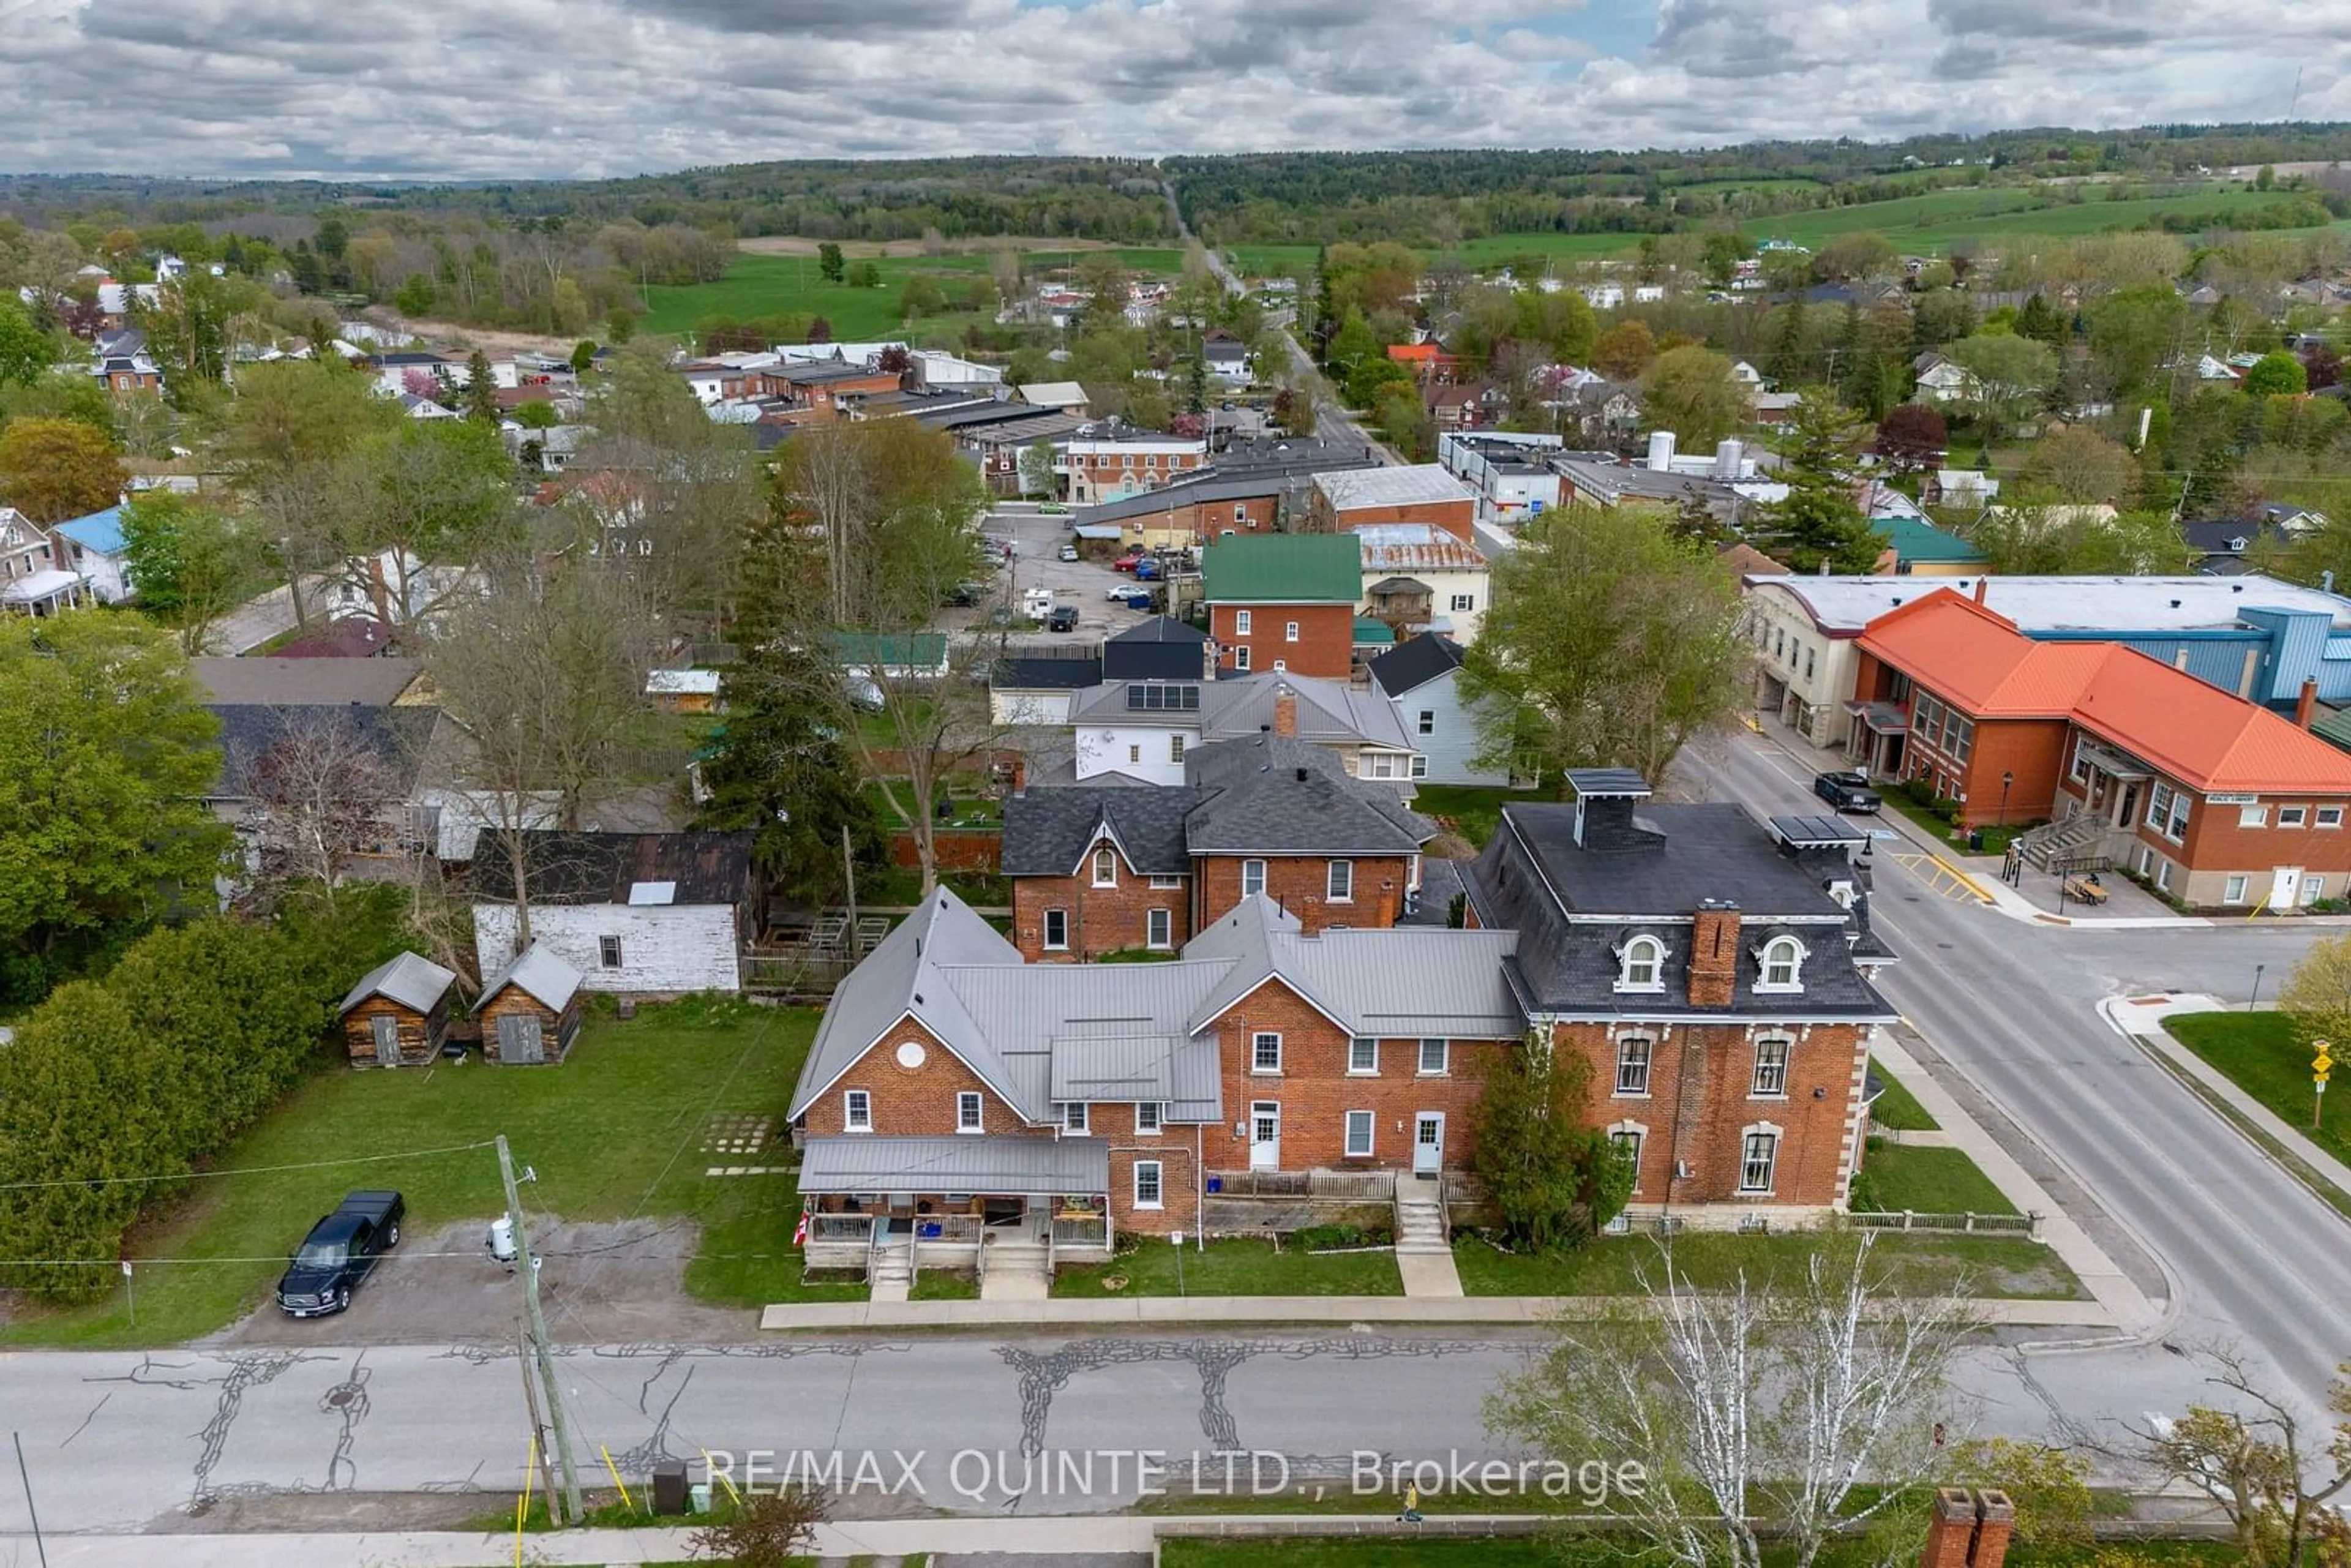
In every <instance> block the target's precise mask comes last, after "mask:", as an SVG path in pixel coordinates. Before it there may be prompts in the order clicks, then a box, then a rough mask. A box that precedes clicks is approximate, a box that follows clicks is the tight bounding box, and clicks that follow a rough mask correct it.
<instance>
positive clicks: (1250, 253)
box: [1223, 245, 1318, 277]
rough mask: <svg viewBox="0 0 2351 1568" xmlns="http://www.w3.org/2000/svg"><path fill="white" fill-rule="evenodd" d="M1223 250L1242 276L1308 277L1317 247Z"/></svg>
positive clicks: (1250, 247)
mask: <svg viewBox="0 0 2351 1568" xmlns="http://www.w3.org/2000/svg"><path fill="white" fill-rule="evenodd" d="M1223 248H1224V250H1225V251H1226V252H1227V253H1228V254H1229V255H1230V256H1231V257H1232V259H1233V265H1234V266H1235V267H1238V268H1239V270H1240V273H1241V275H1242V277H1312V276H1313V275H1314V258H1315V256H1316V254H1317V250H1318V247H1317V246H1311V245H1233V246H1224V247H1223Z"/></svg>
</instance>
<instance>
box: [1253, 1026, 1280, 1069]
mask: <svg viewBox="0 0 2351 1568" xmlns="http://www.w3.org/2000/svg"><path fill="white" fill-rule="evenodd" d="M1249 1071H1252V1072H1279V1071H1281V1036H1280V1035H1278V1034H1273V1033H1270V1032H1267V1033H1259V1034H1253V1035H1251V1036H1250V1037H1249Z"/></svg>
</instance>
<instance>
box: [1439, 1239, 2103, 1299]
mask: <svg viewBox="0 0 2351 1568" xmlns="http://www.w3.org/2000/svg"><path fill="white" fill-rule="evenodd" d="M1814 1246H1815V1240H1814V1239H1813V1238H1812V1237H1810V1236H1805V1235H1802V1234H1801V1233H1797V1232H1786V1231H1783V1232H1779V1233H1776V1234H1773V1235H1769V1236H1740V1235H1735V1234H1731V1233H1729V1232H1724V1231H1691V1232H1688V1233H1687V1234H1685V1235H1682V1236H1679V1237H1677V1238H1676V1239H1675V1240H1674V1267H1675V1268H1676V1269H1677V1270H1679V1271H1680V1272H1681V1273H1682V1274H1684V1275H1685V1276H1686V1277H1687V1278H1688V1279H1689V1280H1690V1281H1692V1282H1693V1283H1695V1284H1696V1285H1697V1286H1698V1288H1699V1289H1701V1290H1715V1289H1720V1288H1723V1287H1726V1286H1728V1285H1729V1284H1730V1283H1731V1282H1732V1281H1734V1280H1736V1279H1737V1278H1738V1276H1739V1273H1740V1270H1745V1271H1746V1273H1747V1275H1748V1277H1749V1278H1750V1279H1758V1278H1762V1277H1765V1276H1768V1275H1771V1274H1775V1273H1778V1274H1790V1275H1792V1273H1793V1271H1794V1270H1800V1269H1801V1268H1802V1267H1803V1264H1804V1260H1806V1259H1807V1258H1809V1257H1811V1256H1812V1253H1813V1248H1814ZM1873 1256H1874V1257H1875V1259H1876V1260H1877V1261H1878V1262H1879V1263H1881V1264H1883V1265H1885V1266H1886V1268H1888V1269H1889V1270H1892V1272H1893V1275H1894V1278H1895V1279H1896V1281H1898V1282H1899V1283H1900V1284H1901V1285H1902V1286H1903V1288H1905V1289H1907V1290H1911V1291H1920V1292H1926V1291H1940V1290H1946V1289H1948V1288H1949V1286H1950V1284H1951V1282H1952V1281H1954V1280H1955V1279H1958V1278H1959V1277H1960V1276H1962V1275H1964V1276H1966V1278H1967V1279H1968V1281H1970V1288H1971V1289H1972V1290H1973V1291H1974V1292H1975V1293H1976V1294H1978V1295H1985V1296H2011V1297H2018V1298H2022V1299H2026V1300H2032V1301H2074V1300H2077V1299H2078V1298H2079V1297H2080V1295H2081V1282H2080V1281H2077V1280H2076V1279H2074V1273H2073V1270H2070V1269H2068V1268H2066V1267H2065V1265H2064V1263H2062V1262H2060V1261H2059V1260H2058V1258H2057V1255H2056V1254H2055V1253H2054V1252H2052V1251H2051V1250H2050V1249H2048V1248H2046V1247H2044V1246H2043V1245H2042V1244H2041V1243H2040V1242H2038V1241H2032V1240H2029V1239H2024V1238H2022V1237H2010V1236H1938V1235H1928V1234H1926V1233H1924V1232H1920V1231H1909V1232H1896V1233H1884V1234H1880V1235H1879V1237H1878V1239H1877V1246H1876V1249H1875V1251H1874V1253H1873ZM1453 1260H1454V1264H1455V1266H1456V1267H1457V1268H1458V1269H1459V1270H1460V1272H1461V1288H1462V1290H1463V1291H1465V1292H1466V1293H1468V1294H1469V1295H1472V1296H1623V1295H1630V1294H1633V1293H1635V1292H1636V1291H1639V1290H1640V1289H1641V1288H1642V1287H1641V1283H1640V1281H1639V1280H1638V1279H1636V1278H1635V1275H1636V1274H1639V1273H1644V1272H1646V1273H1647V1274H1648V1275H1649V1276H1651V1277H1652V1278H1653V1279H1654V1278H1655V1277H1656V1275H1657V1273H1658V1265H1659V1262H1660V1261H1661V1259H1660V1256H1659V1253H1658V1250H1657V1246H1656V1242H1655V1240H1654V1239H1651V1238H1649V1237H1646V1236H1609V1237H1603V1238H1602V1239H1600V1240H1598V1241H1595V1242H1593V1243H1591V1244H1590V1245H1588V1246H1586V1247H1583V1248H1582V1249H1578V1250H1575V1251H1573V1252H1555V1253H1538V1254H1520V1253H1511V1252H1503V1251H1500V1250H1499V1249H1496V1248H1495V1247H1494V1246H1493V1245H1492V1244H1491V1243H1490V1242H1488V1241H1486V1240H1484V1239H1481V1238H1479V1237H1476V1236H1458V1237H1456V1238H1455V1239H1454V1242H1453Z"/></svg>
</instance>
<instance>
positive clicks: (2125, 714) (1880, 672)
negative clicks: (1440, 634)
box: [1848, 589, 2351, 908]
mask: <svg viewBox="0 0 2351 1568" xmlns="http://www.w3.org/2000/svg"><path fill="white" fill-rule="evenodd" d="M1859 646H1860V662H1859V664H1858V667H1857V670H1856V673H1855V692H1854V700H1853V702H1852V703H1851V704H1849V705H1848V706H1850V707H1851V708H1852V709H1853V710H1854V711H1855V713H1856V714H1857V715H1858V716H1859V718H1860V720H1861V722H1860V723H1859V724H1857V725H1856V726H1855V738H1854V742H1853V747H1854V749H1855V755H1856V757H1857V758H1859V759H1861V760H1862V761H1864V762H1865V765H1866V766H1867V767H1868V768H1870V769H1871V770H1872V771H1873V772H1878V773H1883V774H1885V775H1886V776H1887V777H1889V778H1895V779H1928V780H1929V781H1930V782H1931V783H1932V786H1933V788H1934V789H1935V792H1936V793H1937V794H1938V795H1942V796H1945V797H1948V798H1949V799H1953V800H1958V801H1959V803H1960V806H1959V821H1960V823H1961V824H1962V825H1963V826H1970V827H1972V826H1978V825H1981V824H1984V823H1996V822H2000V821H2010V822H2029V821H2035V820H2037V819H2041V818H2049V819H2052V821H2050V823H2049V825H2048V826H2047V827H2045V828H2038V829H2035V830H2033V831H2032V832H2030V833H2028V834H2026V835H2024V837H2023V838H2022V841H2020V848H2021V851H2022V853H2024V855H2025V856H2026V857H2027V859H2028V860H2030V861H2031V862H2032V863H2034V864H2036V865H2040V866H2043V868H2044V869H2053V868H2059V867H2063V868H2064V869H2082V868H2089V867H2103V866H2120V867H2122V868H2123V869H2124V870H2126V871H2128V872H2131V873H2136V874H2137V875H2140V876H2143V877H2146V878H2147V880H2148V881H2149V882H2151V883H2154V885H2155V886H2156V887H2157V888H2158V890H2159V891H2161V892H2163V893H2166V894H2169V895H2170V896H2172V897H2174V898H2177V899H2179V900H2181V901H2183V902H2185V903H2187V904H2192V905H2195V906H2197V907H2199V908H2234V907H2241V908H2256V907H2263V906H2266V907H2270V908H2292V907H2294V906H2296V905H2298V904H2310V903H2314V902H2316V901H2317V900H2319V899H2322V898H2329V897H2341V896H2343V895H2344V894H2345V893H2346V890H2351V833H2346V828H2345V820H2346V814H2351V756H2346V755H2345V754H2344V753H2343V752H2341V751H2339V750H2337V749H2335V747H2332V746H2329V745H2328V744H2326V742H2325V741H2323V740H2320V739H2319V738H2318V737H2315V736H2314V735H2311V734H2309V733H2308V729H2307V727H2308V725H2309V723H2310V720H2311V716H2312V713H2313V710H2314V687H2311V686H2305V688H2304V693H2303V700H2302V705H2301V709H2300V712H2299V715H2298V719H2299V722H2298V723H2297V722H2294V721H2289V720H2287V719H2285V718H2283V717H2281V716H2278V715H2277V714H2274V713H2272V712H2271V711H2270V710H2269V709H2267V708H2265V707H2263V706H2261V705H2260V704H2258V703H2251V702H2247V701H2244V700H2243V699H2242V698H2240V697H2237V696H2234V695H2231V694H2229V693H2227V692H2224V691H2222V690H2220V688H2219V687H2217V686H2213V685H2208V684H2207V683H2205V682H2204V681H2201V680H2199V679H2198V678H2197V677H2195V676H2194V675H2191V674H2188V672H2186V671H2185V670H2181V669H2176V668H2174V667H2173V666H2171V665H2169V664H2163V663H2162V662H2160V661H2158V660H2157V659H2153V658H2150V657H2149V656H2147V654H2145V653H2140V652H2138V651H2137V649H2135V648H2129V647H2126V646H2123V645H2122V644H2119V643H2039V642H2035V641H2033V640H2032V639H2031V638H2029V637H2026V636H2024V635H2023V634H2022V632H2019V631H2018V630H2017V629H2016V625H2015V622H2011V621H2010V620H2008V619H2007V618H2006V617H2004V616H2001V615H2000V614H1998V613H1996V612H1993V611H1991V610H1990V609H1987V608H1986V607H1985V606H1984V605H1983V604H1981V603H1980V602H1979V601H1975V600H1972V599H1968V598H1965V597H1962V596H1961V595H1959V594H1958V593H1955V592H1953V591H1950V590H1949V589H1942V590H1938V591H1936V592H1934V593H1930V594H1928V595H1926V596H1925V597H1924V598H1921V599H1917V600H1914V601H1911V602H1910V603H1908V604H1906V605H1903V606H1902V607H1901V608H1899V609H1897V610H1894V611H1891V612H1888V613H1886V614H1885V615H1881V616H1879V617H1878V618H1877V619H1876V620H1875V621H1873V622H1870V623H1869V626H1868V628H1867V629H1866V630H1865V631H1864V632H1863V633H1862V635H1861V638H1860V642H1859Z"/></svg>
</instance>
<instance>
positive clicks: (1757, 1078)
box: [1747, 1034, 1796, 1100]
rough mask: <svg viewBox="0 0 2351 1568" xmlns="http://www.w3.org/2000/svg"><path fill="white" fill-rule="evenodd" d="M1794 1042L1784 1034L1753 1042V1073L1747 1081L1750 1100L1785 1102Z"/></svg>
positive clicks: (1771, 1035) (1772, 1035)
mask: <svg viewBox="0 0 2351 1568" xmlns="http://www.w3.org/2000/svg"><path fill="white" fill-rule="evenodd" d="M1795 1051H1796V1042H1795V1041H1794V1040H1791V1039H1789V1038H1788V1037H1787V1036H1786V1035H1784V1034H1767V1035H1765V1036H1763V1037H1762V1038H1761V1039H1760V1040H1757V1041H1756V1042H1755V1071H1754V1074H1753V1076H1752V1077H1750V1079H1749V1080H1748V1083H1747V1097H1748V1098H1749V1099H1750V1100H1785V1099H1786V1098H1787V1097H1788V1067H1789V1061H1790V1059H1791V1058H1792V1056H1794V1054H1795Z"/></svg>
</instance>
